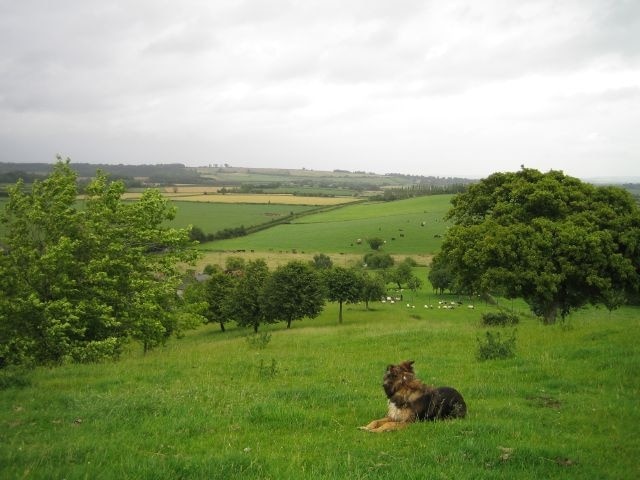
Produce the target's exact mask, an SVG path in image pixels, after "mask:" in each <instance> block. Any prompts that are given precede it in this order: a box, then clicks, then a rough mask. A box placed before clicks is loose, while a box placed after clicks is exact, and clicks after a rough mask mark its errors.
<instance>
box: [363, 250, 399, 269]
mask: <svg viewBox="0 0 640 480" xmlns="http://www.w3.org/2000/svg"><path fill="white" fill-rule="evenodd" d="M363 261H364V263H365V265H366V266H367V267H368V268H390V267H392V266H393V263H394V260H393V257H392V256H391V255H389V254H388V253H382V252H369V253H367V254H365V256H364V258H363Z"/></svg>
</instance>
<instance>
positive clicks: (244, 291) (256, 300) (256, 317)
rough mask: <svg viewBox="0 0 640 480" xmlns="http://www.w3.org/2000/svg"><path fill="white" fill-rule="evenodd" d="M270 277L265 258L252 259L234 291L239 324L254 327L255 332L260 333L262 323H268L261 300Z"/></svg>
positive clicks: (234, 309)
mask: <svg viewBox="0 0 640 480" xmlns="http://www.w3.org/2000/svg"><path fill="white" fill-rule="evenodd" d="M268 277H269V269H268V267H267V263H266V262H265V261H264V260H263V259H261V258H258V259H256V260H250V261H249V262H247V263H246V265H245V268H244V270H243V272H242V275H241V276H240V278H239V280H238V283H237V284H236V287H235V289H234V291H233V296H232V301H231V305H232V308H233V311H234V317H235V319H236V321H237V322H238V325H240V326H241V327H253V331H254V332H255V333H258V327H259V326H260V324H262V323H268V321H267V318H266V317H265V312H264V307H263V305H262V301H261V298H262V290H263V288H264V285H265V282H266V281H267V278H268Z"/></svg>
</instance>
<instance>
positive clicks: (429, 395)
mask: <svg viewBox="0 0 640 480" xmlns="http://www.w3.org/2000/svg"><path fill="white" fill-rule="evenodd" d="M413 363H414V362H413V360H410V361H406V362H403V363H401V364H399V365H389V366H388V367H387V371H386V372H385V374H384V377H383V382H382V388H384V391H385V393H386V394H387V398H388V411H387V416H386V417H384V418H381V419H379V420H374V421H373V422H371V423H369V424H368V425H365V426H364V427H360V429H362V430H367V431H369V432H386V431H389V430H398V429H400V428H404V427H406V426H407V425H409V424H410V423H412V422H415V421H419V420H441V419H447V418H463V417H464V416H465V415H466V413H467V405H466V404H465V403H464V399H463V398H462V395H461V394H460V392H458V391H457V390H456V389H455V388H451V387H432V386H429V385H425V384H424V383H422V382H421V381H420V380H418V379H417V378H416V376H415V373H414V371H413Z"/></svg>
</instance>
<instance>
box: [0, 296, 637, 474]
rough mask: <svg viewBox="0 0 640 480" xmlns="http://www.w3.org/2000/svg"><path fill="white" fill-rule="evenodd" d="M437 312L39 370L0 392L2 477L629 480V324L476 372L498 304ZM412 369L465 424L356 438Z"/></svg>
mask: <svg viewBox="0 0 640 480" xmlns="http://www.w3.org/2000/svg"><path fill="white" fill-rule="evenodd" d="M439 299H440V297H436V296H435V295H434V294H433V292H431V291H429V290H427V289H425V290H422V291H420V292H419V293H418V294H417V296H416V298H415V299H407V298H406V297H405V301H403V302H402V303H396V304H394V305H391V304H389V303H386V304H380V303H375V304H372V306H373V308H374V310H371V311H366V310H365V309H364V307H363V306H362V305H348V306H347V308H346V309H345V321H344V323H343V324H342V325H338V324H337V320H336V319H337V308H336V306H335V305H333V304H331V305H329V306H328V307H327V309H326V310H325V312H324V313H323V314H322V315H321V316H320V317H319V318H317V319H314V320H308V319H307V320H303V321H301V322H294V324H293V326H292V328H291V329H290V330H287V329H285V328H284V327H283V325H281V324H280V325H273V326H269V327H267V328H263V329H262V331H264V332H267V333H269V334H270V335H271V337H270V341H269V342H268V343H267V345H266V348H264V349H255V348H252V347H251V346H250V344H249V343H248V342H247V341H246V338H245V336H246V330H241V329H238V328H231V329H230V330H229V331H227V332H226V333H221V332H220V331H219V330H218V327H216V326H206V327H202V328H200V329H198V330H195V331H192V332H189V333H188V334H187V336H186V337H185V338H183V339H181V340H172V341H170V342H169V343H168V344H167V345H166V346H165V347H164V348H159V349H157V350H154V351H152V352H150V353H148V354H147V355H142V353H141V352H140V350H139V349H138V348H133V347H132V349H131V350H130V351H129V352H127V353H126V355H125V357H124V358H123V359H122V360H121V361H120V362H116V363H107V364H99V365H91V364H87V365H65V366H61V367H57V368H53V369H49V368H38V369H36V370H35V371H34V372H33V373H32V374H31V375H30V376H29V377H28V378H29V380H30V384H28V385H26V386H21V387H20V386H11V387H9V388H5V389H4V390H1V391H0V427H1V428H0V478H7V479H9V478H32V479H49V478H67V479H79V478H96V479H111V478H114V479H120V478H128V479H174V478H190V479H209V478H243V479H250V478H256V479H258V478H259V479H281V478H291V479H297V478H300V479H316V478H317V479H324V478H352V479H365V478H366V479H396V478H403V479H424V478H442V479H448V478H459V479H478V478H483V479H507V478H508V479H512V478H518V479H519V478H531V479H540V478H563V479H564V478H575V479H582V478H607V479H628V478H637V476H638V475H639V474H640V467H639V465H638V462H637V456H638V454H639V453H640V440H639V439H640V435H639V434H640V409H639V408H638V402H637V399H638V393H639V390H640V379H639V378H638V375H637V366H638V364H639V362H640V351H639V350H638V348H637V344H638V342H639V341H640V325H639V322H638V310H637V309H634V308H623V309H620V310H617V311H614V312H611V313H609V312H607V311H606V310H595V309H589V310H583V311H581V312H579V313H577V314H575V315H573V316H572V317H571V318H570V321H569V323H568V324H566V325H564V326H563V325H555V326H546V327H545V326H543V325H541V324H540V323H539V322H538V321H537V320H534V319H532V318H530V317H526V316H525V317H523V319H522V322H521V324H520V325H519V326H518V327H517V349H516V352H517V353H516V356H515V358H513V359H509V360H491V361H484V362H479V361H477V360H476V359H475V353H474V352H475V350H476V344H477V338H478V337H481V336H482V335H483V332H484V331H485V329H484V328H481V327H480V326H479V320H480V315H481V313H482V312H484V311H488V310H491V309H493V308H494V307H491V306H487V305H484V304H476V305H475V307H476V308H475V309H474V310H470V309H468V308H466V305H463V306H462V307H460V308H457V309H455V310H438V309H437V308H434V309H425V308H424V304H434V303H435V304H437V301H438V300H439ZM442 299H445V300H447V301H448V300H454V299H456V300H457V298H456V297H442ZM405 302H410V303H411V304H412V305H415V307H416V308H407V306H406V304H405ZM515 308H516V309H517V310H519V311H524V310H523V309H522V306H521V305H519V304H517V303H516V304H515ZM507 331H508V332H511V329H508V330H507ZM407 359H412V360H415V361H416V364H415V365H416V371H417V374H418V376H419V377H420V378H421V379H423V380H424V381H425V382H427V383H433V384H438V385H443V384H447V385H452V386H455V387H456V388H458V389H459V390H460V391H461V392H462V394H463V395H464V396H465V400H466V402H467V404H468V410H469V413H468V416H467V418H465V419H462V420H454V421H448V422H437V423H420V424H415V425H412V426H410V427H408V428H407V429H406V430H403V431H398V432H392V433H386V434H372V433H367V432H363V431H360V430H358V429H357V427H358V426H360V425H364V424H366V423H367V422H369V421H370V420H372V419H374V418H379V417H381V416H382V415H383V414H384V412H385V409H386V402H385V398H384V393H383V391H382V389H381V387H380V384H381V376H382V374H383V372H384V369H385V368H386V365H387V364H389V363H397V362H399V361H402V360H407Z"/></svg>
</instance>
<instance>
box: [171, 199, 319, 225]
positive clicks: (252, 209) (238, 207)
mask: <svg viewBox="0 0 640 480" xmlns="http://www.w3.org/2000/svg"><path fill="white" fill-rule="evenodd" d="M172 204H173V205H174V206H175V207H176V208H177V213H176V218H175V219H174V220H173V222H172V225H173V226H174V227H179V228H184V227H187V226H188V225H194V226H197V227H199V228H201V229H202V230H203V231H205V232H207V233H214V232H217V231H219V230H223V229H225V228H233V227H240V226H242V225H243V226H245V227H249V226H254V225H261V224H263V223H267V222H270V221H273V220H277V219H278V218H282V217H285V216H287V215H289V214H291V213H302V212H305V211H308V210H310V209H311V208H312V207H308V206H304V205H277V204H263V205H261V204H250V205H247V204H236V203H214V204H211V203H200V202H189V201H176V200H173V199H172Z"/></svg>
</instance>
